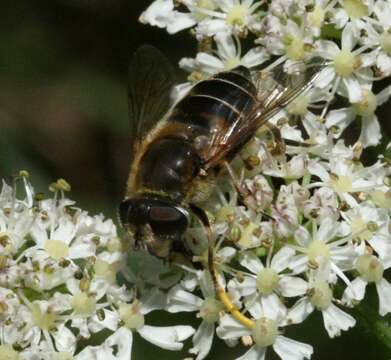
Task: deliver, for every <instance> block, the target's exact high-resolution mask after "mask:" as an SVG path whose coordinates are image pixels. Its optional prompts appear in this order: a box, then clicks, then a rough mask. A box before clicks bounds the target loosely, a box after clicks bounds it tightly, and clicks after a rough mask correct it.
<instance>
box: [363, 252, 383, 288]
mask: <svg viewBox="0 0 391 360" xmlns="http://www.w3.org/2000/svg"><path fill="white" fill-rule="evenodd" d="M356 269H357V271H358V272H359V273H360V275H361V277H362V278H363V279H364V280H366V281H368V282H375V283H377V282H379V281H380V280H381V279H382V278H383V273H384V266H383V264H382V263H381V262H380V261H379V259H378V258H377V257H376V256H374V255H370V254H366V255H361V256H359V257H358V259H357V262H356Z"/></svg>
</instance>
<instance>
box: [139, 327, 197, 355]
mask: <svg viewBox="0 0 391 360" xmlns="http://www.w3.org/2000/svg"><path fill="white" fill-rule="evenodd" d="M194 332H195V330H194V329H193V328H192V327H191V326H185V325H178V326H161V327H157V326H149V325H145V326H143V327H142V328H141V329H139V330H138V333H139V334H140V336H141V337H142V338H144V339H145V340H147V341H149V342H150V343H152V344H154V345H156V346H159V347H161V348H162V349H166V350H172V351H178V350H181V349H182V348H183V343H182V341H184V340H186V339H187V338H188V337H190V336H191V335H193V334H194Z"/></svg>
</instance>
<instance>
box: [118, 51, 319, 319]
mask: <svg viewBox="0 0 391 360" xmlns="http://www.w3.org/2000/svg"><path fill="white" fill-rule="evenodd" d="M321 67H322V64H321V63H319V62H316V61H315V62H313V63H312V64H311V66H309V67H307V68H306V70H305V71H304V72H302V73H300V74H296V75H287V74H286V73H284V72H282V71H280V73H278V74H275V75H276V76H275V77H274V85H273V86H272V87H265V86H264V85H265V84H266V82H267V81H266V80H265V79H263V78H262V76H258V79H257V80H256V81H254V80H253V76H252V74H251V72H250V70H249V69H247V68H246V67H244V66H238V67H236V68H234V69H233V70H230V71H224V72H220V73H218V74H216V75H214V76H212V77H210V78H209V79H207V80H203V81H200V82H198V83H196V84H195V85H194V86H193V87H192V88H191V90H190V91H189V92H188V93H187V95H185V96H184V97H183V98H182V99H181V100H180V101H179V102H177V103H176V104H175V105H174V106H172V107H171V108H170V107H169V103H170V101H169V99H170V89H171V87H172V86H173V84H174V82H173V80H172V79H173V69H172V68H171V65H170V64H169V62H168V60H167V59H166V58H165V57H164V56H163V55H162V54H161V52H160V51H158V50H157V49H155V48H154V47H151V46H148V45H144V46H142V47H141V48H139V50H137V51H136V52H135V54H134V57H133V60H132V62H131V65H130V68H129V78H128V82H129V88H128V95H129V109H130V117H131V129H132V143H133V144H132V146H133V160H132V163H131V168H130V173H129V178H128V182H127V192H126V196H125V199H124V200H123V201H122V203H121V204H120V208H119V215H120V220H121V223H122V224H123V226H124V227H125V229H126V230H127V231H128V232H130V233H131V234H132V236H133V238H134V239H135V246H136V247H143V248H145V249H146V250H147V251H149V252H150V253H151V254H153V255H155V256H157V257H160V258H167V257H168V256H169V255H170V253H171V251H172V250H173V249H178V248H182V249H185V245H184V240H183V235H184V233H185V231H186V229H187V227H188V225H189V222H190V215H191V214H192V215H194V216H195V217H196V218H198V219H199V221H200V223H201V224H202V225H203V226H204V228H205V230H206V231H207V232H208V238H209V251H208V254H209V255H208V266H209V271H210V273H211V276H212V280H213V282H214V284H215V287H216V292H217V295H218V297H219V298H220V300H221V301H222V302H223V303H224V304H225V306H226V308H227V311H229V312H230V313H231V314H232V315H233V316H234V317H235V318H236V319H237V320H238V321H240V322H242V323H243V324H244V325H246V326H249V327H251V326H253V322H252V320H251V319H249V318H247V317H246V316H244V315H242V314H241V313H240V312H239V310H238V309H236V307H235V306H234V305H233V304H232V302H231V301H230V299H229V297H228V295H227V294H226V293H225V290H224V289H223V288H222V287H221V286H220V285H219V283H218V281H217V271H216V269H215V267H214V261H213V244H212V240H211V233H210V226H209V222H208V217H207V216H206V214H205V212H204V211H203V210H202V209H201V208H200V207H198V206H197V203H198V202H199V201H200V200H205V199H206V198H207V197H208V193H207V191H205V189H206V188H208V183H210V182H211V179H214V178H216V177H217V176H218V174H219V173H220V172H221V169H222V168H223V167H224V166H225V165H227V164H228V163H229V161H230V160H232V159H233V158H234V157H235V155H236V154H237V153H238V152H239V151H240V150H241V149H242V148H243V146H244V145H246V144H247V143H248V142H249V141H250V140H251V138H252V137H253V136H254V134H255V132H256V131H257V130H258V128H260V127H261V126H262V125H268V120H269V119H270V118H271V117H272V116H274V115H275V114H276V113H278V112H279V111H280V110H281V109H283V108H284V107H286V106H287V105H288V104H289V103H290V102H291V101H293V100H294V99H295V98H296V97H297V96H298V95H299V94H301V93H302V92H303V91H305V90H306V89H307V88H309V87H310V86H311V85H312V84H313V82H314V80H315V78H316V77H317V74H318V73H319V70H320V68H321ZM273 130H274V132H276V128H274V129H273ZM277 133H278V131H277ZM201 195H203V196H201Z"/></svg>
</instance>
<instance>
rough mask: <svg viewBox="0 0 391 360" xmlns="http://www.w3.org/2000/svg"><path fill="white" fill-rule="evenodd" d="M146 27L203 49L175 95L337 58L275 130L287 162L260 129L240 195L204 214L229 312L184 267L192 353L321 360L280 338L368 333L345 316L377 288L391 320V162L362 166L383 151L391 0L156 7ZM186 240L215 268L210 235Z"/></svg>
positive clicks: (179, 292) (248, 152)
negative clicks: (246, 74)
mask: <svg viewBox="0 0 391 360" xmlns="http://www.w3.org/2000/svg"><path fill="white" fill-rule="evenodd" d="M140 21H141V22H142V23H145V24H150V25H154V26H158V27H160V28H165V29H167V31H168V32H169V33H170V34H173V33H176V32H178V31H180V30H183V29H189V28H191V29H192V30H191V34H192V35H194V36H195V37H196V39H197V40H198V42H199V52H198V54H197V55H196V56H195V57H194V58H184V59H182V60H181V61H180V63H179V66H180V67H181V68H182V69H184V70H186V71H188V72H189V73H190V75H189V77H188V82H187V83H184V84H181V85H178V86H177V87H176V89H175V90H176V92H175V95H176V97H180V96H182V94H184V93H186V91H187V90H188V89H189V88H190V87H191V86H192V85H193V84H194V83H195V82H196V81H199V80H202V79H206V78H208V77H209V76H210V75H212V74H215V73H217V72H220V71H224V70H230V69H233V68H234V67H236V66H238V65H244V66H246V67H248V68H255V67H258V68H259V65H261V64H263V63H265V64H266V65H265V66H266V67H267V68H268V69H272V68H274V67H276V66H277V65H280V64H292V63H295V62H298V61H299V62H301V61H304V62H305V61H306V60H308V59H310V58H312V57H320V58H322V59H324V62H325V68H324V69H323V70H322V74H321V76H320V77H319V79H318V80H317V82H316V84H315V86H314V87H313V88H312V89H311V90H310V91H308V92H306V93H304V94H303V95H300V96H299V97H298V98H297V99H296V100H295V101H294V102H293V103H291V104H290V105H289V106H288V107H287V108H286V109H285V110H284V111H283V112H281V113H280V114H278V115H277V116H276V117H275V118H273V119H272V120H271V121H272V123H273V124H274V125H275V126H277V127H279V128H280V130H281V133H282V136H283V138H284V139H285V140H286V144H287V146H286V152H285V153H284V154H277V155H276V154H275V152H273V150H275V145H276V144H275V143H274V141H273V139H270V138H269V137H267V134H265V133H264V132H261V131H259V132H258V133H257V136H256V137H254V139H253V140H252V141H251V143H250V144H249V145H248V146H247V147H246V148H245V149H244V150H243V151H242V152H241V154H240V155H239V156H238V157H237V158H236V159H235V160H234V162H233V163H232V167H233V169H234V172H235V173H236V176H237V179H236V182H237V184H236V187H234V186H233V184H232V181H231V179H230V178H228V176H227V177H223V178H221V179H220V183H219V184H218V186H217V187H216V189H215V192H214V196H213V197H212V198H211V199H209V201H208V202H207V203H206V204H204V207H205V208H206V209H207V211H208V215H209V216H210V220H211V222H212V227H213V235H214V237H215V239H216V247H215V262H216V268H217V272H218V274H219V281H220V283H221V285H222V286H223V287H224V290H225V292H226V294H225V295H227V297H228V298H229V299H230V302H231V304H227V303H224V301H223V300H222V299H221V297H220V299H219V298H218V297H216V295H215V289H213V285H212V282H211V280H210V278H209V275H208V273H207V272H206V271H200V270H194V269H193V268H192V267H191V265H183V266H182V268H183V269H185V271H187V272H188V274H187V275H186V276H184V277H183V278H182V280H181V281H180V282H179V283H178V284H176V285H175V286H174V287H172V288H171V289H170V290H169V291H168V293H167V303H166V307H165V309H166V310H167V311H169V312H181V311H193V312H197V317H199V318H201V320H202V321H201V323H200V326H199V328H198V330H197V331H196V333H195V335H194V336H193V348H192V349H191V350H190V352H191V353H193V354H194V356H195V358H196V360H201V359H204V358H205V357H206V356H207V354H208V353H209V351H210V349H211V346H212V341H213V337H214V333H216V334H217V336H218V337H219V338H221V339H223V340H224V341H225V342H226V343H227V345H229V346H233V345H235V344H236V343H238V341H239V340H241V342H242V344H244V345H247V346H248V347H249V349H248V351H247V352H246V353H245V354H244V355H243V356H242V357H240V358H239V359H240V360H244V359H248V360H255V359H264V358H265V353H266V349H267V348H268V347H272V348H273V349H274V351H275V352H276V353H277V354H278V355H279V356H280V357H281V358H282V359H284V360H288V359H289V360H292V359H295V360H296V359H297V360H299V359H304V358H310V357H311V354H312V353H313V348H312V346H310V345H307V344H303V343H300V342H297V341H295V340H292V339H289V338H287V337H285V336H283V335H281V331H280V330H281V329H282V328H283V327H287V326H290V325H292V324H299V323H301V322H303V321H304V320H305V319H306V318H307V317H308V316H309V315H310V314H311V313H312V312H313V311H320V312H321V313H322V316H323V321H324V327H325V330H326V331H327V333H328V335H329V336H330V337H335V336H338V335H340V334H341V331H343V330H348V329H349V328H351V327H353V326H354V325H355V323H356V320H355V319H354V318H353V317H352V316H351V315H349V314H348V313H347V312H345V311H344V310H343V308H344V307H354V306H356V305H357V304H359V302H360V301H361V300H363V299H364V296H365V291H366V287H367V285H368V284H369V285H370V286H375V287H376V290H377V294H378V299H379V314H380V315H381V316H384V315H386V314H387V313H389V312H391V284H390V283H389V282H388V281H387V280H386V279H385V271H386V270H387V269H388V268H390V267H391V227H390V211H391V188H390V185H391V182H390V173H391V172H390V165H389V162H388V160H387V159H384V158H383V157H382V156H379V157H378V159H377V161H376V162H375V163H374V164H372V165H370V166H366V165H364V164H363V163H362V161H361V155H362V153H363V150H364V149H365V148H367V147H369V146H373V145H378V144H379V143H380V140H381V131H380V126H379V123H378V119H377V117H376V114H375V111H376V108H377V107H378V106H379V105H381V104H382V103H384V102H386V101H387V100H388V98H389V96H390V94H391V86H383V89H382V90H381V91H379V92H377V93H374V92H373V91H372V87H373V84H374V82H376V81H378V80H381V79H385V78H389V77H390V76H391V1H389V0H303V1H295V0H271V1H267V2H266V1H262V0H261V1H256V0H255V1H254V0H176V1H173V0H155V1H154V2H153V3H152V4H151V5H150V6H149V7H148V8H147V9H146V10H145V11H144V12H143V13H142V14H141V16H140ZM249 44H250V48H248V46H249ZM251 44H253V45H252V46H251ZM245 46H246V48H247V49H248V51H247V52H245V53H243V52H242V48H244V47H245ZM383 83H384V82H383ZM335 99H337V100H338V101H337V102H336V101H335ZM335 104H338V105H339V104H345V105H344V107H342V108H341V107H340V108H337V107H336V105H335ZM353 121H357V122H358V123H359V124H360V126H361V133H360V135H359V136H357V137H356V139H355V140H354V141H355V143H354V144H353V145H347V144H346V143H345V142H344V140H343V133H344V130H345V129H347V128H348V126H349V125H350V124H351V123H352V122H353ZM238 187H239V188H240V189H241V196H238V193H237V189H238ZM243 194H244V195H243ZM243 204H246V206H243ZM187 240H188V244H189V247H190V248H191V249H192V251H193V252H194V253H195V254H197V255H198V256H195V258H194V260H198V261H201V262H202V261H204V265H205V267H206V261H205V258H204V256H205V252H204V251H205V248H206V244H205V243H206V239H205V234H204V232H203V230H202V229H201V228H198V227H197V226H196V225H194V227H192V228H191V229H189V231H188V233H187ZM220 300H221V301H220ZM232 305H234V306H235V307H236V309H238V310H239V311H240V313H239V314H238V313H237V314H236V315H235V311H233V309H232Z"/></svg>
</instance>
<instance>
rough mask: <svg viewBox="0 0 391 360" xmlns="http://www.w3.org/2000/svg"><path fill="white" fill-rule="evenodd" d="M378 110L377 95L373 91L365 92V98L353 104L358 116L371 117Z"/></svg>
mask: <svg viewBox="0 0 391 360" xmlns="http://www.w3.org/2000/svg"><path fill="white" fill-rule="evenodd" d="M376 108H377V99H376V95H375V94H374V93H373V92H372V91H371V90H367V89H365V90H363V98H362V100H361V101H360V102H358V103H354V104H353V109H354V110H355V111H356V113H357V114H358V115H361V116H371V115H373V113H374V112H375V110H376Z"/></svg>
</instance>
